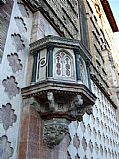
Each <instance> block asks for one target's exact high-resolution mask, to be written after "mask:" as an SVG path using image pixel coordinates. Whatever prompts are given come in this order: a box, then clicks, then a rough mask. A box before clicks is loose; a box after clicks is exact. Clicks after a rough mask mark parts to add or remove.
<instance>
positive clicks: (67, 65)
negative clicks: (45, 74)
mask: <svg viewBox="0 0 119 159" xmlns="http://www.w3.org/2000/svg"><path fill="white" fill-rule="evenodd" d="M54 75H55V77H58V78H61V79H65V80H66V79H73V78H74V59H73V56H72V55H71V54H70V53H69V52H68V51H66V50H64V49H61V50H59V51H58V52H56V53H55V55H54Z"/></svg>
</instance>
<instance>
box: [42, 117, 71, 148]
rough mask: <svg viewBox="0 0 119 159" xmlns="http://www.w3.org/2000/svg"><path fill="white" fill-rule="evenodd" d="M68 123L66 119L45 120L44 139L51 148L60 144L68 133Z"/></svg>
mask: <svg viewBox="0 0 119 159" xmlns="http://www.w3.org/2000/svg"><path fill="white" fill-rule="evenodd" d="M68 124H69V123H67V120H64V119H52V120H46V121H44V129H43V140H44V142H45V143H46V144H47V146H48V147H49V148H53V147H54V146H56V145H58V144H59V143H60V141H61V140H62V139H63V138H64V136H65V135H66V134H67V133H68Z"/></svg>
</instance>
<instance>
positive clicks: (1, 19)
mask: <svg viewBox="0 0 119 159" xmlns="http://www.w3.org/2000/svg"><path fill="white" fill-rule="evenodd" d="M12 5H13V0H7V3H6V4H5V5H0V63H1V61H2V56H3V51H4V46H5V41H6V37H7V30H8V26H9V22H10V16H11V12H12Z"/></svg>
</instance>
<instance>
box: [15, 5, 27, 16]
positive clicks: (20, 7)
mask: <svg viewBox="0 0 119 159" xmlns="http://www.w3.org/2000/svg"><path fill="white" fill-rule="evenodd" d="M17 3H18V7H19V10H20V12H21V14H22V16H23V17H27V18H28V17H29V12H28V9H27V7H26V5H25V4H24V3H22V2H17Z"/></svg>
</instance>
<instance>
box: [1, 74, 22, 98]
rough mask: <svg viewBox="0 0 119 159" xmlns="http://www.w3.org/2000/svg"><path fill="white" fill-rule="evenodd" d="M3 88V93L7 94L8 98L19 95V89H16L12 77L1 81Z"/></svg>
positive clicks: (15, 83)
mask: <svg viewBox="0 0 119 159" xmlns="http://www.w3.org/2000/svg"><path fill="white" fill-rule="evenodd" d="M2 84H3V86H4V87H5V92H6V93H7V94H8V97H9V98H10V99H11V98H12V97H14V96H16V95H17V94H19V92H20V89H19V87H17V84H18V83H17V82H16V80H15V77H14V76H10V77H7V79H4V80H3V81H2Z"/></svg>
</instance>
